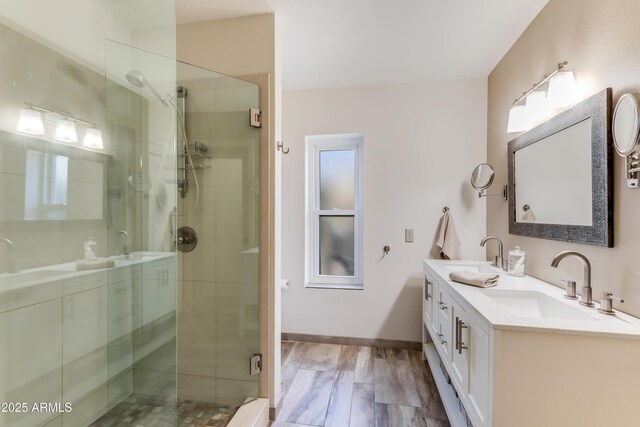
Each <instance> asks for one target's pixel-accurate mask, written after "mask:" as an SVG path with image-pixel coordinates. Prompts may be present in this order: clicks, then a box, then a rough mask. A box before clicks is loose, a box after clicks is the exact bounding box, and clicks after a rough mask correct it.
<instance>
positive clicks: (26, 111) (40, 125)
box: [16, 108, 44, 135]
mask: <svg viewBox="0 0 640 427" xmlns="http://www.w3.org/2000/svg"><path fill="white" fill-rule="evenodd" d="M16 128H17V129H18V132H24V133H28V134H31V135H44V122H43V121H42V113H41V112H40V111H36V110H34V109H32V108H22V109H21V110H20V118H19V119H18V125H17V126H16Z"/></svg>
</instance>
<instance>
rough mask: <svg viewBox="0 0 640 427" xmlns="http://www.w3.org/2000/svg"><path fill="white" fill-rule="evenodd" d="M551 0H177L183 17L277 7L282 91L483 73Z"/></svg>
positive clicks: (192, 18) (212, 17)
mask: <svg viewBox="0 0 640 427" xmlns="http://www.w3.org/2000/svg"><path fill="white" fill-rule="evenodd" d="M547 2H548V0H448V1H442V0H176V5H177V20H178V23H188V22H196V21H205V20H216V19H228V18H233V17H240V16H247V15H254V14H262V13H271V12H273V13H275V14H276V17H277V22H278V25H279V31H280V40H281V51H282V61H283V62H282V68H283V86H284V89H285V90H300V89H315V88H329V87H344V86H369V85H385V84H403V83H415V82H424V81H434V80H448V79H463V78H479V77H486V76H488V75H489V73H490V72H491V70H492V69H493V68H494V67H495V65H496V64H497V63H498V62H499V61H500V59H501V58H502V57H503V56H504V54H505V53H506V52H507V51H508V50H509V48H510V47H511V46H512V45H513V43H514V42H515V41H516V40H517V39H518V37H519V36H520V35H521V34H522V32H523V31H524V30H525V28H526V27H527V26H528V25H529V23H530V22H531V21H532V20H533V18H534V17H535V16H536V15H537V14H538V13H539V12H540V10H541V9H542V8H543V7H544V5H545V4H546V3H547Z"/></svg>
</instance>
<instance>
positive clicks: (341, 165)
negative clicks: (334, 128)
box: [320, 150, 356, 210]
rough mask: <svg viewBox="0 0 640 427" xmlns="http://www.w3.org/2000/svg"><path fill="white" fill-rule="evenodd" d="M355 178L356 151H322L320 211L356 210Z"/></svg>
mask: <svg viewBox="0 0 640 427" xmlns="http://www.w3.org/2000/svg"><path fill="white" fill-rule="evenodd" d="M355 177H356V152H355V150H322V151H320V209H323V210H328V209H345V210H352V209H354V208H355V194H356V193H355V185H356V178H355Z"/></svg>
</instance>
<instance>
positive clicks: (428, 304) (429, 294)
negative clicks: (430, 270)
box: [422, 275, 438, 331]
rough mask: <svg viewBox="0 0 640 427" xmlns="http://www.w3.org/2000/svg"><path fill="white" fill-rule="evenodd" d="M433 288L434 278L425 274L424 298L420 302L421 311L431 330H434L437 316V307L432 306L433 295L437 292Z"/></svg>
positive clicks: (434, 286)
mask: <svg viewBox="0 0 640 427" xmlns="http://www.w3.org/2000/svg"><path fill="white" fill-rule="evenodd" d="M435 288H436V284H435V283H434V280H433V279H432V278H430V277H429V276H428V275H426V276H425V277H424V289H423V299H424V300H423V302H422V306H423V311H424V315H425V318H426V323H427V326H428V327H429V328H430V330H431V331H435V330H436V324H437V316H438V310H437V307H435V308H434V306H435V302H434V301H435V299H436V297H435V296H436V292H437V290H436V289H435Z"/></svg>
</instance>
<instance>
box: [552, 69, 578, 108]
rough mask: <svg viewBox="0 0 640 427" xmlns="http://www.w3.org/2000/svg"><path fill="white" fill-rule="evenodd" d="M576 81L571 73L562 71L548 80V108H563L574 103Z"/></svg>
mask: <svg viewBox="0 0 640 427" xmlns="http://www.w3.org/2000/svg"><path fill="white" fill-rule="evenodd" d="M576 93H577V90H576V80H575V78H574V77H573V71H564V72H561V73H558V74H556V75H555V76H553V77H551V80H549V95H548V97H547V101H548V105H549V108H564V107H569V106H571V105H573V104H574V103H575V102H576Z"/></svg>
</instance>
